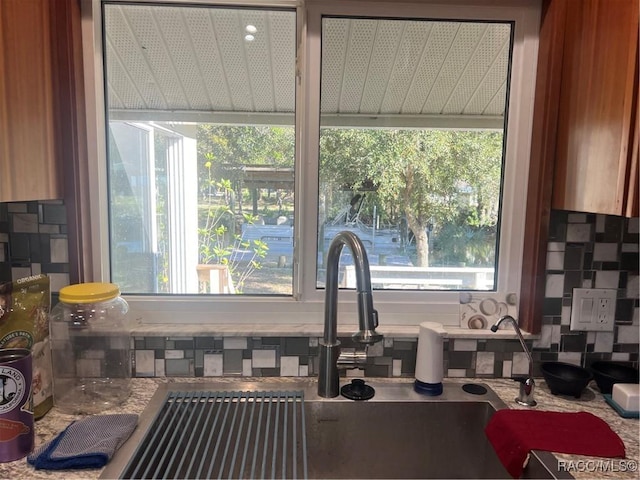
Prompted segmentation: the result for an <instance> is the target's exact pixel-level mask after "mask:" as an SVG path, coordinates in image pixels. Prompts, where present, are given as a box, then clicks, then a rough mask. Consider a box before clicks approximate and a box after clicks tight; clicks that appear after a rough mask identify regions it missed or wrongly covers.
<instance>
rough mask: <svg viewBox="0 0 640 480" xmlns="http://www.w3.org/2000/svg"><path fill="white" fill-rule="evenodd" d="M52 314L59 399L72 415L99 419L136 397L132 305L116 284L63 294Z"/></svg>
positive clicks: (86, 286)
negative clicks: (133, 388) (129, 319)
mask: <svg viewBox="0 0 640 480" xmlns="http://www.w3.org/2000/svg"><path fill="white" fill-rule="evenodd" d="M59 300H60V302H59V303H58V304H57V305H56V306H55V307H53V308H52V310H51V325H50V326H51V349H52V357H53V359H52V360H53V399H54V405H55V406H56V408H57V409H58V410H60V411H62V412H65V413H72V414H98V413H102V412H104V411H105V410H107V409H109V408H113V407H116V406H118V405H121V404H122V403H124V401H125V400H126V399H127V398H128V397H129V395H130V393H131V353H130V347H131V345H130V335H129V328H128V323H127V312H128V310H129V306H128V304H127V302H126V301H125V300H124V299H123V298H122V297H121V296H120V289H119V288H118V286H117V285H114V284H112V283H80V284H76V285H69V286H67V287H64V288H62V289H61V290H60V296H59Z"/></svg>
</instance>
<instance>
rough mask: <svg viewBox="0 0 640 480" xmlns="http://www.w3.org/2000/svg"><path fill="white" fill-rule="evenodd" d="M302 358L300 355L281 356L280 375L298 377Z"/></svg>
mask: <svg viewBox="0 0 640 480" xmlns="http://www.w3.org/2000/svg"><path fill="white" fill-rule="evenodd" d="M299 367H300V359H299V358H298V357H293V356H291V357H286V356H283V357H280V376H281V377H297V376H298V374H299V373H300V368H299Z"/></svg>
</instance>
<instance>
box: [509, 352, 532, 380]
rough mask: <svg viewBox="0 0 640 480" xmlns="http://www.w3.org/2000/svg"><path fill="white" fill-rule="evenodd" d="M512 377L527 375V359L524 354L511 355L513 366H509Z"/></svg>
mask: <svg viewBox="0 0 640 480" xmlns="http://www.w3.org/2000/svg"><path fill="white" fill-rule="evenodd" d="M511 373H512V374H513V375H526V374H528V373H529V357H527V354H526V353H524V352H514V353H513V364H512V366H511Z"/></svg>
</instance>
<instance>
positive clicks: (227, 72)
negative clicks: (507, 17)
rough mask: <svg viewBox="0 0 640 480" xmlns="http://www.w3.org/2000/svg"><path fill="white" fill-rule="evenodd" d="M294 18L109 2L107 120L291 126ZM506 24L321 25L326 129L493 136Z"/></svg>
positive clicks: (337, 21)
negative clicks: (434, 129) (487, 132)
mask: <svg viewBox="0 0 640 480" xmlns="http://www.w3.org/2000/svg"><path fill="white" fill-rule="evenodd" d="M295 20H296V19H295V12H293V11H277V10H276V11H273V10H269V11H267V10H255V9H254V10H243V9H226V8H225V9H223V8H205V7H193V6H189V7H187V6H182V7H167V6H152V5H151V6H150V5H108V6H107V7H106V9H105V26H106V28H105V31H106V36H105V50H106V58H107V69H108V73H109V74H108V79H109V82H108V104H109V109H110V115H111V117H112V118H114V119H132V120H173V121H199V122H207V121H209V122H219V123H254V124H255V123H266V124H292V123H293V115H292V114H293V111H294V104H293V99H294V98H295V96H294V90H295V76H294V72H295V38H296V37H295V31H296V25H295ZM510 33H511V29H510V25H509V24H505V23H502V24H497V23H480V22H451V21H448V22H445V21H428V20H384V21H380V20H375V19H345V18H325V19H324V21H323V38H322V45H323V51H322V82H323V89H322V91H323V95H322V100H321V105H322V113H323V116H322V119H323V120H322V121H323V124H324V125H337V126H347V125H348V126H356V125H371V126H375V125H377V124H380V125H381V124H384V125H391V124H393V123H394V119H395V120H398V119H399V118H402V121H401V123H402V125H403V126H413V125H414V124H415V126H425V125H426V124H437V125H435V126H441V127H442V126H444V127H446V126H451V127H456V126H458V127H474V126H475V127H484V128H502V126H503V112H504V110H505V98H506V89H507V73H508V68H509V45H510Z"/></svg>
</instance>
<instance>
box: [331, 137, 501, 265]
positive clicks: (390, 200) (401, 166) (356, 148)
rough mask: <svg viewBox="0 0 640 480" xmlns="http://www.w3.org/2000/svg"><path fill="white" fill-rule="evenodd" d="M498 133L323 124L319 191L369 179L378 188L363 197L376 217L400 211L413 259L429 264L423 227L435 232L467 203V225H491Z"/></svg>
mask: <svg viewBox="0 0 640 480" xmlns="http://www.w3.org/2000/svg"><path fill="white" fill-rule="evenodd" d="M502 137H503V135H502V132H489V131H456V130H372V129H368V130H355V129H323V130H322V131H321V143H320V145H321V148H320V152H321V159H320V160H321V185H322V186H321V195H325V196H330V197H332V196H335V195H336V191H337V190H338V189H339V185H341V184H349V185H352V186H353V188H354V190H357V188H358V186H359V185H362V184H363V183H364V182H366V181H367V180H370V181H372V182H373V184H374V186H375V187H376V192H375V194H370V195H369V196H372V195H375V200H376V202H377V206H378V213H380V214H381V215H382V217H383V218H382V221H383V222H385V221H389V223H394V222H395V223H397V221H398V220H399V218H398V216H404V217H405V218H406V220H407V223H408V226H409V228H410V229H411V231H412V232H413V234H414V236H415V239H416V250H417V263H418V265H421V266H428V265H429V258H428V255H429V246H428V237H427V235H426V230H427V229H428V228H429V229H432V230H434V232H436V233H437V232H438V231H439V230H442V229H443V228H444V227H445V226H446V225H447V224H448V223H451V222H454V221H456V219H457V217H458V215H459V212H460V210H461V209H464V210H466V209H467V207H468V206H469V205H473V208H474V210H475V211H474V212H473V213H472V214H469V215H468V217H469V219H470V221H471V223H470V225H474V226H476V227H490V226H495V225H496V222H497V209H498V202H499V195H500V180H501V168H502ZM328 203H329V205H328V206H327V211H328V212H332V211H333V210H332V201H331V199H329V200H328ZM385 217H386V218H385ZM494 245H495V243H494ZM492 248H493V246H492Z"/></svg>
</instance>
